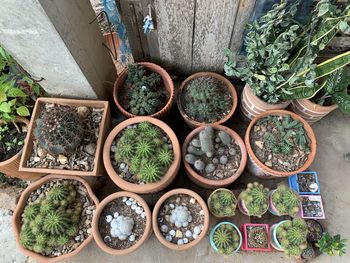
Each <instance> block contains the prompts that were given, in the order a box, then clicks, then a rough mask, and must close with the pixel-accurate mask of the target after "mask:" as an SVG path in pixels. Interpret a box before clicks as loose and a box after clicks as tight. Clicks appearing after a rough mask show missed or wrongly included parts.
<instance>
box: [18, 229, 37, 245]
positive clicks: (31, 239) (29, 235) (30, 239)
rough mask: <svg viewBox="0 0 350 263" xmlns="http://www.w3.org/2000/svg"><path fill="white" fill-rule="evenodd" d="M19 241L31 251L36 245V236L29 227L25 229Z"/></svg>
mask: <svg viewBox="0 0 350 263" xmlns="http://www.w3.org/2000/svg"><path fill="white" fill-rule="evenodd" d="M19 241H20V242H21V244H22V245H23V246H24V247H25V248H28V249H31V248H32V247H33V246H34V244H35V235H34V234H33V232H32V231H31V229H30V228H29V227H24V228H23V229H22V231H21V233H20V236H19Z"/></svg>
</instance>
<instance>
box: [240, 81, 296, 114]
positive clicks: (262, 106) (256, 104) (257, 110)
mask: <svg viewBox="0 0 350 263" xmlns="http://www.w3.org/2000/svg"><path fill="white" fill-rule="evenodd" d="M289 104H290V101H286V102H282V103H277V104H269V103H267V102H265V101H263V100H262V99H260V98H259V97H258V96H256V95H255V94H254V92H253V90H252V89H251V88H250V87H249V85H248V84H246V85H245V86H244V89H243V92H242V103H241V107H240V108H241V112H242V114H243V115H244V117H246V118H248V119H249V120H252V119H254V118H255V117H256V116H257V115H259V114H261V113H263V112H266V111H270V110H283V109H285V108H287V107H288V105H289Z"/></svg>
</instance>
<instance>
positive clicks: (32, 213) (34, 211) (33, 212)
mask: <svg viewBox="0 0 350 263" xmlns="http://www.w3.org/2000/svg"><path fill="white" fill-rule="evenodd" d="M39 211H40V205H39V204H30V205H28V206H27V207H26V208H25V209H24V212H23V216H24V218H25V220H27V221H28V222H30V221H32V220H34V219H35V217H36V216H37V215H38V213H39Z"/></svg>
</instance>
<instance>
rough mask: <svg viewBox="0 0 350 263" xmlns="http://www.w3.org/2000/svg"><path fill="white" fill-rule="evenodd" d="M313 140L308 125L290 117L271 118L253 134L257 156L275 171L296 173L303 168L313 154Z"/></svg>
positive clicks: (251, 139)
mask: <svg viewBox="0 0 350 263" xmlns="http://www.w3.org/2000/svg"><path fill="white" fill-rule="evenodd" d="M310 142H311V141H310V138H309V137H308V135H307V133H306V130H305V129H304V125H303V123H302V122H300V121H298V120H294V119H293V118H292V117H291V116H290V115H287V116H268V117H265V118H262V119H260V120H258V121H257V123H256V124H255V125H254V127H253V129H252V131H251V132H250V143H251V146H252V149H253V152H254V154H255V155H256V157H257V158H258V159H259V161H261V162H262V163H264V164H265V165H266V166H267V167H269V168H272V169H273V170H275V171H281V172H292V171H295V170H297V169H299V168H300V167H302V166H303V165H304V164H305V162H306V161H307V159H308V157H309V153H310Z"/></svg>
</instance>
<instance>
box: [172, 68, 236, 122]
mask: <svg viewBox="0 0 350 263" xmlns="http://www.w3.org/2000/svg"><path fill="white" fill-rule="evenodd" d="M237 101H238V99H237V92H236V90H235V88H234V86H233V85H232V84H231V82H230V81H229V80H228V79H226V78H224V77H223V76H221V75H219V74H216V73H213V72H199V73H196V74H193V75H191V76H189V77H188V78H187V79H185V80H184V81H183V82H182V84H181V86H180V91H179V94H178V96H177V106H178V108H179V111H180V113H181V116H182V118H183V119H184V120H185V122H186V123H187V125H188V126H190V127H191V128H195V127H199V126H201V125H203V124H222V123H224V122H226V121H227V120H228V119H229V118H231V116H232V115H233V113H234V112H235V110H236V107H237Z"/></svg>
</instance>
